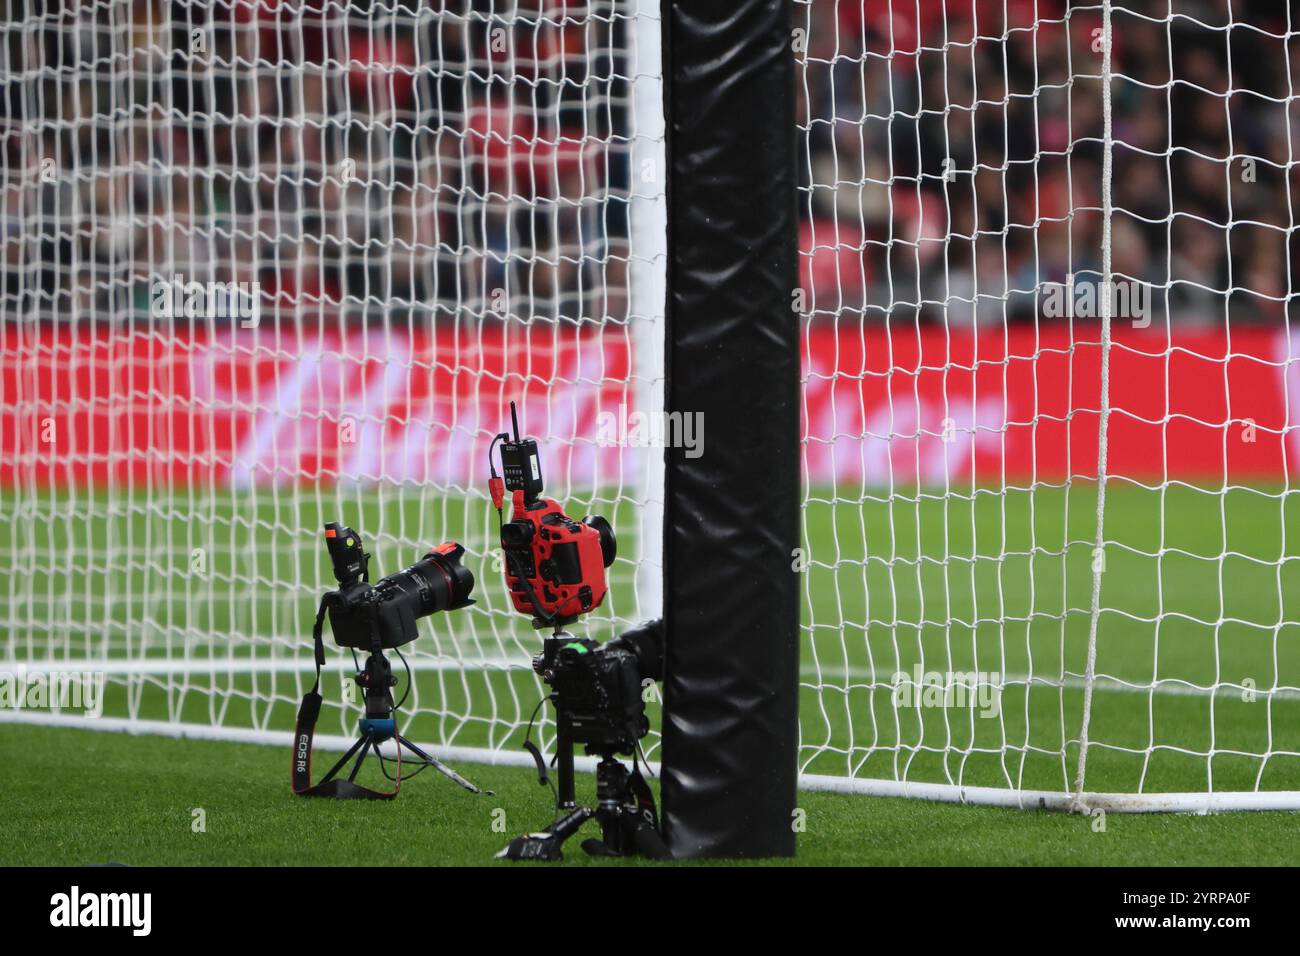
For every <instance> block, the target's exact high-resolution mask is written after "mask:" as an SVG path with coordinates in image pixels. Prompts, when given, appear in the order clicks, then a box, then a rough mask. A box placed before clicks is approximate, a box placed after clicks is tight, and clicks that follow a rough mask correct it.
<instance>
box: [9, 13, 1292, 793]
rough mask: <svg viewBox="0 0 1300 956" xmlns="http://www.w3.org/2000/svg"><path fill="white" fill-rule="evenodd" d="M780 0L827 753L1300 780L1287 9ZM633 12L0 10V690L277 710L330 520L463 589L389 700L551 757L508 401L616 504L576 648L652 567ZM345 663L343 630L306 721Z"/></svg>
mask: <svg viewBox="0 0 1300 956" xmlns="http://www.w3.org/2000/svg"><path fill="white" fill-rule="evenodd" d="M791 6H792V11H793V28H794V29H793V32H792V35H791V49H792V55H793V56H794V57H795V59H796V62H797V66H796V78H797V85H798V96H797V99H798V109H799V113H798V118H797V124H796V129H794V130H792V131H791V135H792V136H793V138H794V140H795V142H796V145H797V149H798V157H799V163H800V169H801V175H802V184H801V187H800V189H799V194H798V197H797V199H798V203H799V207H800V210H801V236H800V240H801V242H800V248H801V264H802V276H801V280H800V287H799V288H798V289H795V290H792V294H793V297H794V303H795V311H796V312H798V313H799V314H800V315H801V316H802V319H801V320H800V321H801V322H802V323H803V324H802V326H801V329H802V350H803V354H802V361H803V368H804V376H803V389H802V392H803V394H802V398H803V410H802V411H803V447H802V452H803V454H802V461H803V475H802V479H803V519H804V522H803V523H804V540H803V542H802V548H801V549H800V552H799V557H798V559H797V560H796V561H795V568H796V569H797V570H798V571H800V572H802V575H801V579H800V580H801V586H802V589H803V596H804V597H803V605H804V607H803V625H802V635H801V658H802V663H801V681H800V684H801V686H800V714H801V719H800V737H801V743H800V751H799V766H800V771H801V779H802V781H803V783H804V785H805V786H808V787H819V788H830V789H840V790H849V791H858V792H866V793H881V794H903V795H910V796H919V797H927V798H934V799H946V800H959V801H965V802H987V803H997V804H1003V805H1014V806H1051V807H1063V808H1064V807H1072V808H1080V807H1082V808H1108V809H1182V810H1208V809H1226V808H1246V807H1256V808H1265V807H1300V607H1298V606H1297V603H1296V599H1295V597H1294V594H1295V593H1296V588H1297V587H1300V579H1298V578H1297V572H1296V569H1297V568H1300V562H1297V561H1295V558H1296V557H1297V546H1296V544H1294V543H1293V542H1294V539H1295V534H1294V533H1292V530H1293V528H1295V522H1294V520H1293V518H1292V516H1293V515H1294V514H1295V513H1296V511H1295V503H1294V501H1293V499H1292V493H1291V489H1290V484H1289V482H1290V469H1291V464H1290V463H1291V461H1292V459H1293V458H1294V457H1295V451H1300V449H1295V450H1293V447H1292V446H1293V443H1294V439H1293V436H1292V431H1291V428H1292V426H1291V425H1290V424H1289V422H1290V415H1291V408H1292V403H1293V401H1294V399H1293V398H1292V395H1293V391H1292V388H1291V386H1292V385H1295V386H1297V394H1300V378H1297V370H1298V369H1300V347H1297V346H1296V345H1293V342H1292V337H1291V333H1290V326H1289V321H1288V320H1289V314H1288V308H1289V302H1290V294H1291V260H1292V250H1291V245H1290V242H1289V236H1290V232H1291V229H1292V228H1293V213H1292V208H1293V206H1292V198H1291V181H1290V177H1289V171H1290V168H1291V164H1292V163H1293V161H1294V158H1293V156H1292V146H1291V136H1292V133H1291V130H1292V127H1293V122H1294V118H1293V115H1292V110H1293V104H1294V101H1295V98H1296V97H1295V93H1294V92H1293V89H1292V78H1291V77H1292V65H1291V49H1292V44H1293V40H1294V38H1295V36H1296V31H1295V29H1294V28H1293V25H1292V22H1291V19H1290V13H1289V10H1288V9H1287V8H1286V6H1285V5H1280V4H1267V3H1258V4H1253V3H1232V2H1229V0H1171V2H1167V3H1159V4H1150V3H1137V2H1128V3H1120V2H1109V0H1106V2H1094V3H1067V2H1066V0H961V2H943V0H879V2H877V0H868V2H863V0H792V4H791ZM659 8H660V4H659V3H658V2H656V0H440V2H438V3H434V4H424V3H416V2H414V0H371V2H361V3H357V2H350V3H345V2H341V0H308V2H304V3H298V4H286V3H277V2H269V0H212V2H198V0H195V2H180V0H174V2H168V0H157V2H144V3H135V4H126V3H120V2H114V0H98V2H87V3H82V4H78V5H75V6H68V5H63V6H60V5H48V6H46V5H42V4H37V3H31V4H27V5H25V6H23V5H20V12H19V13H18V15H17V16H15V17H13V18H11V20H10V21H9V22H8V23H7V24H6V26H5V27H3V28H2V31H3V32H2V34H0V36H2V38H3V39H2V41H0V57H2V58H3V60H2V63H3V66H4V68H5V69H4V75H5V76H6V77H8V80H7V81H6V83H5V87H4V88H5V97H4V99H3V101H0V164H2V165H0V174H2V178H0V189H2V190H3V193H2V194H0V216H2V217H3V223H4V226H5V237H6V239H5V244H4V251H3V255H4V265H3V287H2V288H0V302H3V309H2V310H0V312H2V315H3V317H2V318H0V542H2V544H0V551H3V553H4V554H5V561H4V570H5V572H6V573H5V576H4V582H3V583H2V584H0V628H2V630H0V670H2V671H3V672H4V674H6V675H9V676H10V677H12V676H14V675H18V676H20V677H21V679H22V681H27V682H28V683H29V684H30V683H32V682H31V681H30V680H29V678H32V679H35V678H49V677H51V676H53V675H56V674H70V675H79V674H86V675H91V677H92V678H97V679H100V680H102V681H103V687H104V692H103V696H102V701H101V702H100V707H99V709H101V710H102V715H101V716H99V717H98V719H97V720H96V721H87V720H86V719H85V715H84V714H83V713H81V712H79V711H78V710H77V708H75V707H69V706H62V707H61V706H56V705H58V704H59V703H60V702H59V701H58V700H48V699H47V700H45V701H44V703H41V704H39V705H35V706H33V705H34V703H35V702H34V701H33V700H32V699H24V700H23V701H21V702H20V701H18V699H17V698H14V697H13V696H12V694H11V695H10V697H11V699H10V704H11V705H12V706H6V707H0V719H3V720H33V721H43V722H47V723H49V722H53V723H65V724H69V725H75V726H83V727H88V726H98V727H104V728H114V729H128V730H137V731H148V732H160V733H172V734H184V735H196V736H204V735H206V736H211V737H219V738H227V739H236V740H260V741H264V742H273V743H277V744H280V743H283V742H284V741H285V739H286V734H287V733H288V731H289V730H290V728H291V727H292V725H293V717H294V713H295V709H296V706H297V703H298V700H299V699H300V697H301V695H302V694H303V692H304V691H305V690H306V689H307V688H308V687H309V686H310V685H311V683H312V679H313V664H312V660H311V652H310V637H309V631H310V624H311V621H312V618H313V615H314V613H315V610H316V604H317V601H318V599H319V596H320V594H321V592H322V591H324V590H327V589H329V588H331V587H332V586H333V583H334V582H333V579H332V577H331V575H330V572H329V565H328V560H327V557H326V555H325V552H324V548H323V542H322V539H321V535H320V529H321V526H322V524H323V523H324V522H325V521H331V520H338V521H342V522H344V523H346V524H349V525H351V526H352V527H354V528H356V529H357V530H358V531H359V532H360V533H361V534H362V536H363V538H364V539H365V541H366V542H367V544H368V546H369V550H371V551H372V552H373V554H374V558H373V563H372V568H373V569H375V570H377V571H378V572H379V573H380V574H388V573H392V572H393V571H396V570H398V569H400V568H402V567H404V566H406V565H408V564H410V563H411V562H413V561H414V560H416V559H417V558H419V557H420V556H421V555H422V554H423V553H424V552H425V550H427V548H428V547H429V546H430V545H432V544H436V543H438V542H440V541H443V540H448V539H453V540H458V541H460V542H461V543H462V544H464V545H465V547H466V549H467V551H468V554H467V564H468V566H469V567H470V568H471V570H472V571H473V572H474V575H475V578H476V582H477V585H476V589H475V592H474V597H475V598H476V600H477V603H476V604H475V605H474V606H473V607H471V608H469V609H466V610H463V611H458V612H454V613H452V614H442V615H435V616H434V617H433V618H431V619H428V620H426V621H424V622H422V623H421V634H422V636H421V638H420V639H419V640H418V641H416V642H414V643H413V644H411V645H409V647H408V648H406V649H405V650H406V652H407V659H408V662H409V664H410V667H411V671H412V675H413V676H412V680H411V691H410V695H409V697H408V698H407V701H406V706H405V707H404V709H403V714H404V716H405V719H406V720H407V721H408V724H407V726H406V728H405V729H406V731H407V735H408V736H410V737H411V738H412V739H414V740H417V741H419V742H421V743H427V744H430V745H432V747H433V749H434V752H435V753H438V754H440V755H442V756H452V757H472V758H475V759H486V760H498V761H518V762H521V763H522V762H528V761H529V758H528V757H527V755H526V754H524V752H523V751H521V750H520V749H519V743H520V742H521V740H522V734H523V730H524V727H525V726H526V725H527V724H528V722H529V719H530V717H531V715H532V713H533V709H534V707H535V705H536V703H537V702H538V700H539V698H540V696H541V694H542V692H543V688H542V686H541V685H540V684H539V683H538V681H537V679H536V678H535V676H534V675H533V674H532V672H531V670H530V668H529V658H530V656H531V655H532V654H533V653H535V652H536V651H538V650H539V649H540V643H541V642H540V639H539V637H538V635H537V634H536V633H535V632H533V631H532V630H531V628H530V627H529V626H528V622H527V621H526V620H524V619H523V618H522V617H521V616H520V615H518V614H515V613H514V612H513V611H511V610H510V605H509V601H508V599H507V597H506V595H505V593H504V589H503V588H502V584H501V569H500V566H499V565H498V564H496V563H495V556H494V554H493V545H494V542H495V535H496V525H495V516H494V515H493V514H492V513H491V509H490V507H489V502H488V498H487V494H486V470H487V448H488V444H489V442H490V440H491V437H492V436H493V435H495V434H496V433H497V432H498V431H500V430H501V428H502V426H503V424H504V421H505V414H506V408H507V405H508V402H509V401H511V400H515V401H517V402H519V405H520V409H521V418H522V423H523V425H524V428H525V430H527V431H528V432H530V433H531V434H533V435H535V436H537V437H538V438H539V439H541V441H542V449H543V459H544V462H543V464H544V468H545V472H546V479H547V483H548V494H550V495H552V496H553V497H556V498H557V499H559V500H560V501H561V502H563V503H564V504H565V505H566V509H567V510H569V511H570V513H573V514H576V515H578V516H581V514H583V513H586V512H591V513H597V514H604V515H605V516H606V517H608V518H609V520H610V521H611V523H612V524H613V526H614V528H615V529H616V532H617V533H618V535H619V557H618V559H617V561H616V562H615V564H614V567H613V569H612V572H611V575H612V581H611V591H610V596H609V598H608V599H607V603H606V605H605V606H604V607H603V608H602V609H601V612H600V613H599V614H597V615H593V616H592V619H591V620H590V621H588V622H586V624H585V626H586V627H587V628H588V631H589V633H591V634H592V636H594V637H597V638H604V637H608V636H610V635H612V634H613V633H615V632H616V631H618V630H619V629H621V628H622V627H624V626H626V625H628V624H631V623H634V622H636V621H639V620H642V619H645V618H648V617H653V616H656V615H657V614H659V613H660V611H661V608H662V605H663V601H664V599H665V598H664V596H663V595H662V594H661V593H660V588H661V578H662V574H661V571H662V562H661V550H662V542H661V534H662V520H663V505H664V493H665V492H664V487H663V473H662V469H663V452H662V449H661V448H656V447H652V442H650V441H646V440H638V438H637V437H636V436H637V435H638V434H642V437H643V438H644V433H639V432H638V430H637V429H636V428H635V427H632V426H633V422H634V419H635V416H637V415H638V414H641V413H645V412H652V411H656V410H660V409H662V408H663V405H664V385H665V369H664V359H663V354H664V312H665V306H664V301H665V289H664V276H665V266H666V261H667V243H666V234H667V231H668V230H667V222H666V218H667V205H666V202H665V188H666V181H665V178H666V177H665V169H666V167H665V162H664V160H665V124H664V116H663V108H662V104H663V76H662V74H663V67H664V61H665V58H664V57H662V56H661V50H660V44H661V26H662V20H661V16H660V11H659ZM689 411H703V412H704V415H705V422H706V424H707V419H708V410H707V409H703V410H689ZM725 440H726V436H723V435H714V434H710V435H709V436H708V443H709V445H714V444H715V443H717V442H721V441H725ZM706 447H708V446H706ZM1296 530H1297V531H1300V529H1296ZM668 599H669V600H671V595H669V596H668ZM398 673H401V671H400V665H399V670H398ZM351 674H352V662H351V659H350V658H349V657H347V656H346V655H345V654H344V652H342V651H340V650H338V649H336V648H332V647H331V648H330V649H329V663H328V666H327V668H326V674H325V685H324V690H323V693H324V695H325V698H326V702H327V707H326V711H325V713H324V715H323V717H322V724H321V729H322V732H323V733H329V732H332V733H333V734H334V736H333V738H332V739H331V738H330V737H329V736H325V737H322V738H318V740H319V741H320V742H322V743H326V744H329V743H339V742H343V741H344V740H345V739H350V738H351V736H352V735H353V733H354V731H355V722H356V718H357V716H358V715H359V705H358V702H357V700H356V699H355V693H354V690H353V689H352V688H350V687H349V686H348V678H349V677H350V676H351ZM13 686H14V684H13V681H7V682H6V683H4V684H0V689H4V688H5V687H13ZM33 686H34V685H33ZM650 709H651V711H652V715H651V723H652V726H656V727H657V726H658V719H657V717H656V716H655V713H654V712H655V711H656V710H657V704H655V703H653V702H652V704H651V707H650ZM540 719H541V721H542V732H541V737H542V741H543V744H544V745H546V744H548V743H549V740H550V733H551V725H549V724H547V723H546V717H545V714H543V715H542V717H541V718H540ZM657 741H658V737H657V735H654V734H652V736H651V737H650V738H648V739H647V745H648V747H647V749H648V751H649V753H650V755H651V757H652V758H653V757H655V756H656V752H657V749H658V744H657Z"/></svg>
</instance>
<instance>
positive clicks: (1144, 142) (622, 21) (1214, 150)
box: [0, 0, 1300, 325]
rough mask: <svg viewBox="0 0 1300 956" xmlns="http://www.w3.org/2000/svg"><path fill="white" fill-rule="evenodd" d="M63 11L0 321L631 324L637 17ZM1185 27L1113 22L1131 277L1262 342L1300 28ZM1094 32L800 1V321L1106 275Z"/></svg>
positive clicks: (1274, 22) (14, 157) (1184, 314)
mask: <svg viewBox="0 0 1300 956" xmlns="http://www.w3.org/2000/svg"><path fill="white" fill-rule="evenodd" d="M46 6H47V7H48V9H44V11H43V15H42V14H41V13H29V14H28V16H27V18H26V19H20V20H11V21H10V23H9V24H8V27H7V28H6V30H5V33H4V37H3V49H2V52H3V57H4V59H3V63H4V66H5V69H4V71H3V76H0V89H2V90H3V97H2V98H0V161H2V162H3V173H4V179H3V182H0V186H2V187H3V194H2V195H3V202H2V203H0V217H2V219H0V221H2V222H3V226H4V231H5V235H4V239H5V242H4V256H3V273H4V281H3V286H2V287H0V296H3V303H4V308H3V312H4V313H5V314H6V315H38V316H43V317H53V318H60V319H63V318H73V319H76V318H88V317H91V316H98V317H106V316H111V317H123V316H129V315H138V314H140V313H141V312H142V311H144V310H147V309H148V305H149V298H150V295H151V289H152V288H153V287H154V285H155V283H156V282H157V281H158V280H160V279H161V280H164V281H167V280H170V279H171V278H172V277H173V276H175V275H181V276H183V277H184V279H185V280H186V281H191V280H198V281H218V282H229V281H250V282H257V283H258V284H259V287H260V290H261V295H262V297H263V298H264V299H265V300H266V301H267V302H268V303H269V304H270V305H271V306H272V308H273V309H274V310H276V311H277V312H279V313H283V312H285V311H290V312H293V313H295V314H299V315H307V316H309V317H310V316H311V315H314V314H320V315H321V316H322V317H324V318H325V319H326V320H330V319H332V318H333V317H335V316H345V317H354V316H355V317H383V318H389V319H396V320H399V321H400V320H412V319H414V318H417V317H433V316H436V315H438V314H446V315H461V316H464V315H467V314H468V315H470V316H484V317H490V316H492V315H514V316H519V317H523V318H558V319H567V320H573V321H580V320H584V319H597V320H599V319H603V318H605V317H611V316H612V317H615V318H622V317H624V316H626V314H627V287H628V261H629V256H630V255H632V254H634V252H635V250H634V248H633V246H634V244H630V243H629V238H628V232H629V226H628V221H629V201H628V197H629V191H630V188H631V187H630V182H631V173H630V164H629V145H628V142H629V141H628V135H629V132H630V130H631V126H632V123H633V120H632V110H631V105H630V104H631V94H630V80H629V76H630V75H631V74H632V73H633V72H634V69H633V68H632V67H631V66H630V65H629V63H630V61H629V55H628V51H629V49H630V48H631V47H632V46H633V43H632V37H631V32H630V31H631V30H632V29H633V27H632V21H631V18H630V16H631V14H630V11H631V7H632V4H631V3H629V2H627V0H518V2H517V3H516V2H510V3H501V2H499V0H441V2H437V3H421V2H419V0H353V2H350V3H347V4H343V3H339V2H336V0H303V2H301V3H298V2H295V3H289V2H286V0H193V2H187V0H130V2H123V0H98V2H95V0H88V2H81V3H63V4H58V3H50V4H47V5H46ZM1172 7H1173V11H1174V13H1173V15H1170V14H1169V13H1168V11H1167V9H1166V8H1167V5H1166V4H1165V3H1163V2H1161V3H1148V2H1136V0H1116V3H1115V4H1114V22H1113V44H1112V53H1113V56H1112V74H1113V78H1112V82H1111V85H1110V91H1111V98H1112V104H1113V120H1112V134H1113V139H1114V144H1115V145H1114V149H1113V152H1112V157H1113V170H1112V176H1111V182H1112V184H1113V185H1112V189H1111V203H1112V206H1113V210H1114V212H1113V216H1112V221H1111V229H1112V243H1111V247H1112V250H1113V253H1112V267H1113V270H1114V272H1115V274H1116V277H1117V278H1120V279H1131V280H1137V281H1139V282H1143V283H1149V284H1150V286H1151V287H1152V289H1153V299H1154V306H1155V316H1156V318H1157V319H1158V320H1161V321H1162V320H1163V316H1164V315H1166V314H1167V315H1168V316H1169V317H1170V318H1171V319H1172V321H1174V322H1178V323H1183V324H1187V325H1196V324H1200V325H1222V324H1223V323H1224V322H1225V321H1229V320H1231V321H1234V322H1235V321H1254V322H1272V321H1277V320H1279V319H1281V318H1282V317H1284V316H1286V314H1287V305H1288V301H1289V295H1290V290H1291V280H1290V275H1291V266H1292V262H1293V260H1294V259H1295V258H1296V255H1297V251H1296V249H1294V248H1293V246H1292V244H1291V242H1290V236H1289V230H1290V229H1291V227H1292V224H1293V209H1294V208H1295V206H1294V201H1293V199H1292V189H1291V186H1292V182H1291V179H1292V177H1291V174H1290V168H1291V166H1292V164H1293V153H1292V146H1291V143H1292V139H1293V136H1292V130H1293V128H1294V129H1295V131H1296V133H1297V134H1300V127H1297V126H1296V123H1297V121H1298V120H1300V116H1298V115H1297V113H1296V111H1295V108H1294V105H1293V104H1294V100H1295V94H1294V93H1293V92H1292V87H1293V77H1294V76H1295V75H1296V74H1295V72H1294V71H1295V68H1294V67H1293V66H1292V56H1293V54H1294V55H1295V57H1296V60H1297V63H1300V47H1297V48H1296V49H1293V46H1295V43H1294V42H1293V37H1300V33H1297V34H1292V35H1290V36H1289V35H1288V33H1287V31H1288V26H1289V24H1290V16H1289V12H1288V4H1286V3H1282V2H1267V0H1174V2H1173V3H1172ZM32 9H36V8H35V7H33V8H32ZM1099 9H1100V8H1099V5H1098V4H1096V3H1089V4H1077V3H1076V4H1070V3H1068V2H1067V0H797V2H795V3H794V6H793V10H794V21H795V23H794V25H795V30H794V34H793V36H792V45H793V47H794V50H795V52H796V54H797V55H798V58H799V66H798V67H797V70H796V74H797V84H798V96H797V102H798V111H799V114H798V134H797V138H798V143H799V150H800V153H799V155H800V165H801V170H802V177H803V182H802V187H801V196H800V203H801V208H802V210H803V223H802V236H801V244H802V251H803V256H802V261H803V281H802V285H803V287H804V290H805V292H806V294H807V298H806V304H807V307H806V309H805V311H807V312H808V313H811V314H812V315H813V316H814V317H818V318H827V317H832V316H833V317H836V318H838V319H839V320H841V321H843V320H845V319H857V318H859V317H862V316H864V315H865V316H866V318H867V319H868V320H870V321H879V320H881V319H883V318H884V317H886V316H887V315H888V316H890V317H893V318H899V319H907V320H910V319H914V318H916V317H917V316H919V317H920V318H921V319H922V320H923V321H932V322H947V323H948V324H950V325H960V324H963V323H970V322H979V323H989V322H1002V321H1004V320H1005V321H1020V320H1026V319H1028V320H1032V319H1034V318H1035V317H1036V316H1037V315H1039V314H1040V298H1041V289H1042V286H1043V284H1044V283H1048V282H1064V281H1066V279H1067V276H1070V275H1074V276H1075V277H1076V282H1081V281H1087V278H1088V277H1094V278H1095V277H1096V275H1097V273H1098V270H1099V269H1100V268H1101V267H1102V261H1101V255H1100V253H1101V248H1102V222H1103V216H1102V208H1103V201H1104V200H1103V190H1102V182H1103V176H1102V167H1103V162H1102V160H1103V136H1104V126H1103V109H1102V102H1103V96H1102V90H1103V84H1102V64H1103V44H1102V42H1101V38H1100V30H1101V19H1100V13H1099ZM1296 185H1297V186H1298V187H1300V182H1297V183H1296ZM1298 264H1300V263H1298Z"/></svg>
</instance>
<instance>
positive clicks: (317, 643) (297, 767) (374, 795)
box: [292, 594, 402, 800]
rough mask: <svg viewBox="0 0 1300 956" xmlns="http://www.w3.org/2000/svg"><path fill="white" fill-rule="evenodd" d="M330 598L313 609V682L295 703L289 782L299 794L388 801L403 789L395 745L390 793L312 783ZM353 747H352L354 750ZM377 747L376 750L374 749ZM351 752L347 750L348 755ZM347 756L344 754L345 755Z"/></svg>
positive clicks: (399, 753) (344, 782)
mask: <svg viewBox="0 0 1300 956" xmlns="http://www.w3.org/2000/svg"><path fill="white" fill-rule="evenodd" d="M329 598H330V596H329V595H328V594H327V595H325V597H323V598H321V602H320V607H319V608H318V609H317V611H316V623H315V624H314V625H313V626H312V631H311V638H312V643H313V645H314V653H315V657H316V682H315V683H314V684H312V685H311V690H309V691H307V693H306V694H304V695H303V698H302V703H301V704H299V705H298V721H297V723H296V724H295V725H294V730H293V769H292V785H293V792H294V794H296V795H297V796H300V797H335V798H339V799H344V800H391V799H393V798H394V797H395V796H397V793H398V791H399V790H401V788H402V748H401V747H398V748H397V779H396V780H395V781H394V783H395V785H394V787H393V790H392V791H391V792H384V791H380V790H371V789H370V788H368V787H363V786H361V785H360V784H356V783H353V782H352V781H350V780H327V781H326V782H325V783H320V784H317V785H316V786H312V782H311V755H312V739H313V738H314V737H315V735H316V721H317V720H318V719H319V718H320V705H321V696H320V672H321V668H322V667H324V666H325V641H324V637H323V634H324V627H325V614H326V612H327V611H328V609H329ZM355 749H356V748H355V747H354V748H353V750H355ZM377 749H378V748H377V746H376V750H377ZM351 753H352V751H349V752H348V756H350V755H351ZM344 759H346V757H345V758H344Z"/></svg>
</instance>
